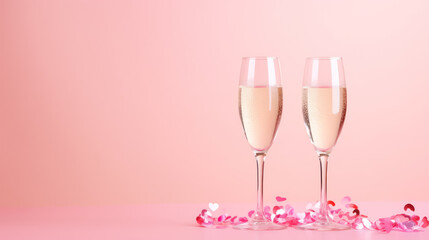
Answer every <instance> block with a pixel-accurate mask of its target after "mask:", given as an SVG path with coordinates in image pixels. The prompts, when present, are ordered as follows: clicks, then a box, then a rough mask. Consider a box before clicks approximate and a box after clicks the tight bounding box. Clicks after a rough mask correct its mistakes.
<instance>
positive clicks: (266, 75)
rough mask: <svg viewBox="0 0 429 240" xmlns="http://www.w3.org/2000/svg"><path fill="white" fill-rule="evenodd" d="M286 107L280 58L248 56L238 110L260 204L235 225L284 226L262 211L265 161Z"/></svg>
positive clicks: (253, 228)
mask: <svg viewBox="0 0 429 240" xmlns="http://www.w3.org/2000/svg"><path fill="white" fill-rule="evenodd" d="M282 109H283V93H282V87H281V73H280V64H279V60H278V58H277V57H245V58H243V60H242V64H241V73H240V87H239V112H240V117H241V123H242V124H243V129H244V133H245V135H246V138H247V141H248V143H249V145H250V147H251V149H252V150H253V153H254V156H255V158H256V166H257V204H256V210H255V213H254V214H253V216H252V217H251V218H250V220H249V221H248V222H247V223H245V224H240V225H237V226H236V228H240V229H251V230H269V229H283V228H285V227H284V226H281V225H277V224H274V223H272V222H271V221H270V220H268V219H266V218H265V216H264V212H263V208H264V205H263V183H264V161H265V156H266V154H267V151H268V149H270V147H271V145H272V143H273V140H274V137H275V135H276V132H277V128H278V126H279V123H280V118H281V115H282Z"/></svg>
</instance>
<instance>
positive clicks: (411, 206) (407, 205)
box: [404, 203, 416, 212]
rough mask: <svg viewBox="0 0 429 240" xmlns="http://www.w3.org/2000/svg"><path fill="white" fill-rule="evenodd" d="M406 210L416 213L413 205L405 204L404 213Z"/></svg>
mask: <svg viewBox="0 0 429 240" xmlns="http://www.w3.org/2000/svg"><path fill="white" fill-rule="evenodd" d="M408 209H410V210H411V211H413V212H414V211H416V209H415V208H414V206H413V204H411V203H407V204H405V206H404V211H407V210H408Z"/></svg>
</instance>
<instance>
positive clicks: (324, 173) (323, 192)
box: [319, 154, 329, 221]
mask: <svg viewBox="0 0 429 240" xmlns="http://www.w3.org/2000/svg"><path fill="white" fill-rule="evenodd" d="M328 159H329V154H319V160H320V213H319V221H329V216H328V197H327V194H328Z"/></svg>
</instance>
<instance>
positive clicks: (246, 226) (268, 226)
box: [233, 220, 287, 231]
mask: <svg viewBox="0 0 429 240" xmlns="http://www.w3.org/2000/svg"><path fill="white" fill-rule="evenodd" d="M233 228H234V229H240V230H255V231H267V230H281V229H286V228H287V227H286V226H283V225H279V224H275V223H273V222H268V221H262V222H257V221H252V220H250V221H249V222H246V223H243V224H239V225H235V226H234V227H233Z"/></svg>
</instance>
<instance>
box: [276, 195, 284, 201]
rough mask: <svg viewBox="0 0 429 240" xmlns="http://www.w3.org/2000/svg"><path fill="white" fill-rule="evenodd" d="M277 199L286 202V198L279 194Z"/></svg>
mask: <svg viewBox="0 0 429 240" xmlns="http://www.w3.org/2000/svg"><path fill="white" fill-rule="evenodd" d="M276 200H277V202H284V201H286V198H284V197H280V196H277V197H276Z"/></svg>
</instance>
